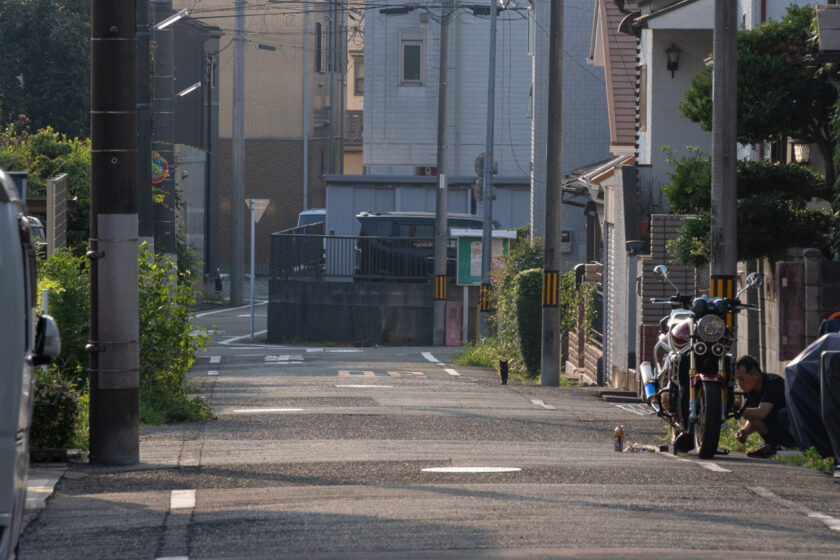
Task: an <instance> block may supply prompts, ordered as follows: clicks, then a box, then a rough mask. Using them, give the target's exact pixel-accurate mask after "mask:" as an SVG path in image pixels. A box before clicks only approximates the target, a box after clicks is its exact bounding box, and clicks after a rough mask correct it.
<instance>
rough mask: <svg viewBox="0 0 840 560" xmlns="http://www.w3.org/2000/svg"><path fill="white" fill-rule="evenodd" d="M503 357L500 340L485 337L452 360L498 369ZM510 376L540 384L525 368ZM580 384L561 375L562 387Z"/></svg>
mask: <svg viewBox="0 0 840 560" xmlns="http://www.w3.org/2000/svg"><path fill="white" fill-rule="evenodd" d="M501 359H502V353H501V349H500V348H499V342H498V340H496V339H495V338H483V339H481V341H479V343H478V344H473V343H472V342H470V343H469V344H467V345H466V346H464V348H463V349H462V350H460V351H459V352H458V353H457V354H455V356H453V358H452V362H453V363H455V364H458V365H460V366H477V367H488V368H492V369H498V367H499V360H501ZM508 378H509V379H513V380H516V381H519V382H521V383H527V384H534V385H539V383H540V378H539V377H528V375H527V373H526V372H525V370H513V369H512V370H510V372H509V373H508ZM577 385H579V383H575V382H573V381H570V380H569V379H568V378H566V377H563V376H562V375H561V376H560V387H574V386H577Z"/></svg>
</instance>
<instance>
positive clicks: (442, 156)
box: [432, 0, 452, 346]
mask: <svg viewBox="0 0 840 560" xmlns="http://www.w3.org/2000/svg"><path fill="white" fill-rule="evenodd" d="M451 14H452V0H444V2H443V4H442V5H441V7H440V64H439V65H438V66H439V74H438V114H437V163H436V165H437V174H438V175H437V177H438V188H437V191H436V192H437V194H436V195H435V303H434V308H433V313H434V321H433V322H434V330H433V332H432V340H433V344H434V345H435V346H442V345H443V344H445V343H446V284H447V278H446V246H447V244H448V242H449V236H448V233H449V232H448V228H447V184H446V155H447V153H446V152H447V149H446V126H447V123H446V122H447V119H446V117H447V114H448V112H449V103H448V101H447V96H446V94H447V90H448V88H449V18H450V15H451Z"/></svg>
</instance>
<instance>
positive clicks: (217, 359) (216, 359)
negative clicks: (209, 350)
mask: <svg viewBox="0 0 840 560" xmlns="http://www.w3.org/2000/svg"><path fill="white" fill-rule="evenodd" d="M221 362H222V357H221V356H210V363H211V364H220V363H221Z"/></svg>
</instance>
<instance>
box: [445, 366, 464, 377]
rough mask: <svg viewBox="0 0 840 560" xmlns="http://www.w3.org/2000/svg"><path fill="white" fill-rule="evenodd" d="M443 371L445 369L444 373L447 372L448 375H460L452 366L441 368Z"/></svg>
mask: <svg viewBox="0 0 840 560" xmlns="http://www.w3.org/2000/svg"><path fill="white" fill-rule="evenodd" d="M443 371H445V372H446V373H448V374H449V375H457V376H460V375H461V374H460V373H458V372H457V371H455V370H454V369H452V368H444V370H443Z"/></svg>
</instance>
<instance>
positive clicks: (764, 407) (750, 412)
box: [741, 401, 773, 422]
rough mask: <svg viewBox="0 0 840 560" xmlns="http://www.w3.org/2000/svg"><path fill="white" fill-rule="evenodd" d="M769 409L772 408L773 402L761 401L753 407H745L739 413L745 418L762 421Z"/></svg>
mask: <svg viewBox="0 0 840 560" xmlns="http://www.w3.org/2000/svg"><path fill="white" fill-rule="evenodd" d="M771 410H773V403H770V402H767V401H762V402H760V403H758V406H756V407H754V408H747V409H745V410H744V412H743V413H742V414H741V418H744V419H746V420H759V421H762V422H763V421H764V419H765V418H767V415H768V414H770V411H771Z"/></svg>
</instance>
